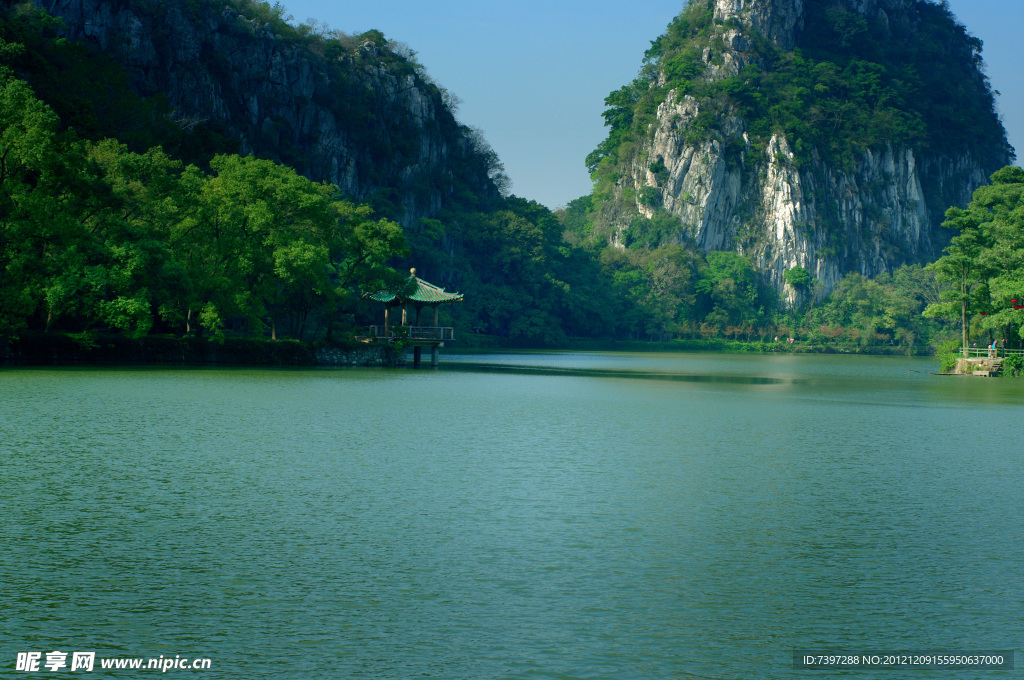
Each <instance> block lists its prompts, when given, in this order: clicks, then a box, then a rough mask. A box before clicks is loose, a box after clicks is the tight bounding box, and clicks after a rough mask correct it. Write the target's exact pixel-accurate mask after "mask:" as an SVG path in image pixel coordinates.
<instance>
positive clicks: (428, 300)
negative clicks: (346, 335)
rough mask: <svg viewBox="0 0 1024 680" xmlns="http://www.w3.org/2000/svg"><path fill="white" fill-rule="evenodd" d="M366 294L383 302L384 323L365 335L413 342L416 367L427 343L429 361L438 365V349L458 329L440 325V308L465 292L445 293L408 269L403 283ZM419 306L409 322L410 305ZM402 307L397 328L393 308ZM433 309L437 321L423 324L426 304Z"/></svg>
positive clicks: (433, 364)
mask: <svg viewBox="0 0 1024 680" xmlns="http://www.w3.org/2000/svg"><path fill="white" fill-rule="evenodd" d="M363 297H365V298H368V299H370V300H374V301H376V302H383V303H384V325H383V326H370V327H369V328H368V329H367V334H366V336H364V337H363V338H362V339H364V340H366V341H376V342H394V341H395V340H396V339H398V338H400V339H402V340H405V341H406V342H407V343H408V344H411V345H412V346H413V367H414V368H419V366H420V356H421V352H422V350H423V348H424V347H429V348H430V365H431V366H437V361H438V349H439V348H441V347H444V341H445V340H451V339H453V338H454V337H455V329H454V328H452V327H444V326H441V325H440V323H439V320H438V308H439V307H440V306H441V305H447V304H451V303H453V302H462V293H446V292H445V290H444V288H439V287H438V286H435V285H434V284H432V283H427V282H426V281H424V280H423V279H421V278H419V277H418V276H416V270H415V269H410V270H409V278H408V279H407V280H406V282H405V284H404V285H403V286H401V287H396V288H392V289H388V290H381V291H377V292H376V293H366V294H364V295H363ZM410 306H412V308H413V309H415V310H416V318H415V321H414V323H413V324H411V325H410V324H409V321H410V319H409V307H410ZM395 307H401V308H402V323H401V324H400V325H399V327H398V329H397V330H396V329H395V328H394V327H392V318H391V310H392V309H394V308H395ZM424 307H426V308H428V309H433V310H434V325H433V326H424V325H422V322H423V308H424Z"/></svg>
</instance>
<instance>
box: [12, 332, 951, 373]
mask: <svg viewBox="0 0 1024 680" xmlns="http://www.w3.org/2000/svg"><path fill="white" fill-rule="evenodd" d="M407 350H408V348H405V347H403V346H393V345H392V346H389V345H367V344H365V343H362V342H355V341H349V342H345V341H337V342H333V343H324V342H312V343H311V342H305V341H299V340H291V339H283V340H270V339H267V338H244V337H228V338H225V339H224V341H223V342H222V343H217V342H213V341H209V340H206V339H203V338H196V337H177V336H169V335H154V336H145V337H142V338H135V339H133V338H128V337H125V336H122V335H115V334H87V333H78V334H70V333H41V332H32V333H25V334H23V335H22V336H21V337H19V338H17V339H15V340H0V366H77V365H111V366H114V365H121V366H134V365H140V366H162V365H177V366H293V367H317V366H379V367H401V366H405V365H406V364H407V363H408V362H407V357H406V354H407ZM446 350H447V352H450V353H457V354H477V353H487V352H507V351H535V352H550V351H563V352H564V351H568V352H708V353H719V354H842V355H864V356H934V354H933V353H931V352H929V351H928V348H925V347H920V348H914V350H915V351H914V352H912V353H909V354H908V352H907V351H906V348H902V347H885V346H880V347H866V348H865V347H853V348H851V347H843V346H829V345H815V344H810V343H800V342H797V343H793V344H789V343H785V342H781V341H780V342H743V341H738V340H724V339H717V340H670V341H666V342H651V341H643V340H595V339H589V338H575V339H571V340H570V341H569V342H566V343H561V344H559V345H541V344H536V343H524V342H520V341H516V340H514V339H509V338H499V337H493V336H472V335H471V336H469V338H468V340H466V341H456V342H454V343H451V344H450V345H449V346H448V347H447V348H446ZM443 356H444V354H443V353H442V360H443Z"/></svg>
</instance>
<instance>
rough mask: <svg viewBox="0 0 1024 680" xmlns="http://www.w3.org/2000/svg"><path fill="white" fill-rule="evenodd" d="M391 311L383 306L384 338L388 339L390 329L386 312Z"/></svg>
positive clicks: (386, 306)
mask: <svg viewBox="0 0 1024 680" xmlns="http://www.w3.org/2000/svg"><path fill="white" fill-rule="evenodd" d="M390 311H391V307H389V306H388V305H384V337H385V338H386V337H388V330H389V329H390V323H389V322H388V312H390Z"/></svg>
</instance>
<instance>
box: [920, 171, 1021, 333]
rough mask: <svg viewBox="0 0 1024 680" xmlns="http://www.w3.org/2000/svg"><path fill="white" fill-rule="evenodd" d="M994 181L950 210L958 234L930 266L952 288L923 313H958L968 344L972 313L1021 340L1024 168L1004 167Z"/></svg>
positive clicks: (983, 324)
mask: <svg viewBox="0 0 1024 680" xmlns="http://www.w3.org/2000/svg"><path fill="white" fill-rule="evenodd" d="M991 179H992V184H991V185H988V186H984V187H980V188H979V189H977V190H976V191H975V192H974V196H973V200H972V201H971V204H970V205H969V206H968V207H967V208H966V209H961V208H955V207H954V208H950V209H949V210H948V211H946V221H945V222H944V223H943V226H946V227H949V228H953V229H956V230H957V231H959V234H957V235H956V236H954V237H953V238H952V239H951V241H950V244H949V246H947V247H946V248H945V250H944V252H945V253H946V254H945V255H944V256H943V257H941V258H939V260H937V261H936V262H934V263H932V264H931V265H929V267H930V268H931V269H932V270H933V271H935V273H936V275H937V277H938V279H939V280H940V281H944V282H947V283H950V284H952V287H951V288H950V290H948V291H946V292H945V293H944V294H943V301H942V302H939V303H935V304H932V305H930V306H929V307H928V308H927V309H926V310H925V314H926V315H928V316H932V317H946V318H949V317H951V316H959V318H960V325H961V342H962V346H963V347H964V348H966V347H967V344H968V340H969V338H968V332H969V323H968V321H969V319H968V316H969V315H970V316H972V317H974V316H977V318H979V319H980V320H981V321H980V325H981V327H982V328H985V329H988V330H989V331H990V332H994V333H995V334H996V335H999V334H1003V335H1009V336H1011V337H1014V336H1015V339H1018V341H1019V338H1020V328H1021V322H1022V321H1024V314H1022V313H1021V310H1020V309H1014V308H1013V307H1014V304H1013V302H1012V300H1014V299H1016V300H1018V302H1020V301H1021V300H1024V277H1022V274H1021V272H1022V271H1024V270H1022V266H1024V208H1022V194H1024V170H1021V169H1020V168H1016V167H1006V168H1003V169H1002V170H999V171H997V172H996V173H994V174H993V175H992V178H991Z"/></svg>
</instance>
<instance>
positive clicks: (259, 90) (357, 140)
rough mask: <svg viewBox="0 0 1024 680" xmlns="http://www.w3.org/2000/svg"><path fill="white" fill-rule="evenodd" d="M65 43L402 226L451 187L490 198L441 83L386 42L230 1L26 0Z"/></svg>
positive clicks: (477, 154) (482, 168)
mask: <svg viewBox="0 0 1024 680" xmlns="http://www.w3.org/2000/svg"><path fill="white" fill-rule="evenodd" d="M39 5H40V6H41V7H42V8H43V9H45V10H46V11H47V12H49V13H50V14H52V15H54V16H57V17H60V18H61V19H62V20H63V21H64V24H65V34H66V36H67V37H68V38H69V39H72V40H79V41H87V42H92V43H94V44H96V45H98V46H99V47H100V48H101V49H102V50H103V51H104V52H106V53H107V54H109V55H111V56H113V57H114V58H115V59H117V60H118V61H120V62H121V63H122V64H124V66H125V67H126V68H127V70H128V73H129V75H130V78H131V80H132V84H133V86H134V87H135V88H136V89H137V90H138V91H139V92H140V93H141V94H143V95H150V94H156V93H160V94H162V95H164V96H166V97H167V98H168V100H169V103H170V105H171V107H172V108H173V109H174V111H175V117H176V119H177V120H178V121H179V124H181V125H182V126H188V125H191V124H194V123H196V122H214V123H217V124H218V126H219V127H220V129H222V130H224V131H225V132H226V134H227V135H229V136H232V137H235V138H237V139H238V140H240V143H241V151H242V153H255V154H257V155H259V156H261V157H266V158H272V159H274V160H277V161H279V162H283V163H286V164H288V165H291V166H293V167H295V168H296V169H297V170H298V171H299V172H300V173H302V174H304V175H306V176H307V177H310V178H312V179H315V180H318V181H328V182H331V183H334V184H336V185H338V187H339V188H340V189H341V191H342V192H343V193H345V194H346V195H348V196H351V197H353V198H355V199H357V200H361V201H362V200H368V199H373V201H374V203H375V204H377V205H378V206H380V205H383V206H386V208H385V212H390V213H391V215H389V216H391V217H394V218H396V219H397V220H398V221H399V222H400V223H401V224H402V225H403V226H405V227H410V226H413V225H415V224H416V222H417V221H418V220H419V218H421V217H429V216H433V215H435V214H437V212H438V211H439V210H440V209H441V208H442V207H443V206H444V205H445V204H446V202H447V201H448V200H449V197H450V196H452V195H453V194H454V193H455V192H456V191H457V190H459V189H468V190H469V191H471V192H473V193H478V194H484V195H494V194H495V193H496V192H497V189H496V188H495V184H494V182H493V181H491V179H490V177H489V176H488V175H489V172H493V170H494V168H493V162H494V161H493V154H488V153H487V149H482V148H480V147H481V140H480V139H479V137H478V136H475V135H472V134H470V133H469V131H468V130H467V129H466V128H463V127H461V126H460V125H459V124H458V123H457V122H456V121H455V119H454V117H453V115H452V112H451V111H450V110H448V108H447V107H446V106H445V104H444V101H443V97H442V94H441V91H440V90H439V89H438V88H437V87H436V86H434V85H432V84H430V83H429V82H426V81H425V80H424V79H423V78H422V77H421V76H420V74H419V73H418V72H417V71H416V69H415V68H414V67H413V66H412V65H410V64H409V63H408V62H407V61H405V60H403V59H400V58H395V56H394V55H393V54H392V53H390V52H389V51H388V50H387V48H385V47H382V46H378V45H376V44H374V43H373V42H369V41H367V42H364V43H363V44H362V45H358V46H354V47H353V48H352V49H347V50H343V49H338V46H337V45H333V46H332V45H327V44H326V43H325V42H324V41H322V40H298V39H294V38H287V37H282V35H280V33H279V32H277V31H275V29H274V28H273V25H272V24H271V23H269V22H266V21H261V20H260V19H259V18H258V17H253V18H249V17H247V16H245V15H244V14H243V13H240V11H239V9H237V8H235V6H233V5H230V4H227V5H225V4H218V5H214V4H210V3H202V2H185V1H184V0H180V1H179V0H169V1H168V2H161V3H140V2H128V1H126V0H40V1H39Z"/></svg>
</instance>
